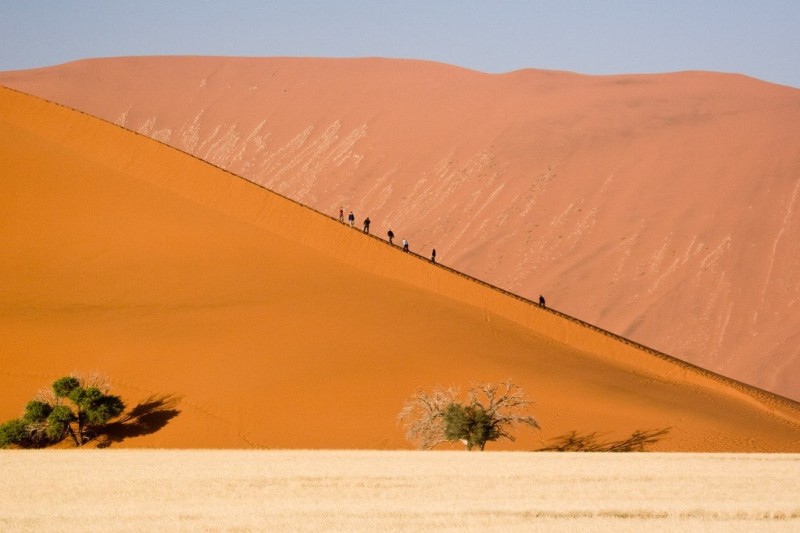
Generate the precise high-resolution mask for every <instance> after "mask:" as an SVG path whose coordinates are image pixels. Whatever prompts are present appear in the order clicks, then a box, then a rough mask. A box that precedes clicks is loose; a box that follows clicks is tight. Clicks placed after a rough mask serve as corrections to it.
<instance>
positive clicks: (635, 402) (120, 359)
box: [0, 89, 800, 452]
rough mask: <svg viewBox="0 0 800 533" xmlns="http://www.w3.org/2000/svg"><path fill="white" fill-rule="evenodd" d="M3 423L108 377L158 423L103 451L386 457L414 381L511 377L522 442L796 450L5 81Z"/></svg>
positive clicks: (689, 379) (792, 420)
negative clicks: (652, 438) (64, 381)
mask: <svg viewBox="0 0 800 533" xmlns="http://www.w3.org/2000/svg"><path fill="white" fill-rule="evenodd" d="M0 168H2V169H3V176H4V177H3V187H2V196H3V203H4V205H5V206H6V208H5V209H4V210H3V211H2V214H0V238H2V241H3V242H4V253H3V254H2V256H1V257H0V279H2V280H3V284H2V285H0V337H1V338H2V339H3V343H2V345H0V386H2V389H3V390H4V391H5V393H4V397H3V402H2V404H0V418H2V419H6V418H9V417H12V416H17V415H18V414H19V411H20V409H21V407H22V405H24V402H25V401H27V400H28V399H29V398H30V397H31V395H32V394H33V393H34V392H35V391H36V390H37V389H38V388H39V387H41V386H42V385H44V384H46V383H47V382H48V381H49V380H50V379H52V378H54V377H57V376H59V375H62V374H64V373H68V372H71V371H73V370H81V371H93V370H97V371H100V372H102V373H105V374H106V375H108V376H109V377H110V378H111V380H112V385H113V386H114V390H115V391H116V392H118V393H120V394H122V395H123V397H124V398H125V399H126V400H127V402H128V404H129V405H130V406H134V405H136V404H137V403H147V402H151V403H153V402H156V403H157V402H163V404H164V405H168V406H169V408H170V409H171V412H172V415H171V416H170V418H169V419H168V420H166V421H165V423H164V424H163V427H160V428H159V429H158V430H157V431H150V432H140V433H132V434H128V435H122V436H121V437H120V438H119V439H118V442H115V443H114V445H118V446H130V447H138V446H163V447H176V448H186V447H248V446H255V447H282V448H398V447H405V446H407V443H406V442H405V441H404V439H403V436H402V430H401V428H400V427H398V426H397V424H396V422H395V416H396V414H397V412H398V411H399V409H400V407H401V406H402V403H403V401H404V400H405V399H406V398H407V397H408V396H409V395H410V394H411V393H412V392H413V391H414V390H415V388H417V387H424V388H430V387H432V386H434V385H437V384H441V385H451V384H452V385H457V386H461V387H466V386H467V385H469V383H470V382H472V381H487V380H488V381H497V380H502V379H505V378H512V379H513V380H515V381H516V382H517V383H519V384H520V385H522V386H523V387H524V388H525V389H526V390H527V391H528V392H529V394H530V395H531V396H532V397H533V398H534V399H535V400H536V404H535V407H534V409H533V414H534V415H535V416H536V417H537V418H538V419H539V421H540V423H541V425H542V431H541V432H524V431H520V432H519V439H518V441H517V442H516V443H514V444H513V447H515V448H517V449H536V448H541V447H542V446H545V445H546V444H548V443H550V442H552V439H554V438H556V437H558V436H559V435H562V434H564V433H567V432H570V431H579V432H581V433H589V432H594V431H600V432H602V433H604V434H605V435H606V436H607V438H611V439H621V438H625V437H626V436H628V435H630V434H631V433H632V432H634V431H636V430H647V429H657V428H667V427H669V428H671V429H670V430H669V432H668V434H667V435H666V436H665V437H664V438H662V439H661V440H660V441H659V442H657V443H656V444H655V445H654V447H653V449H658V450H706V451H721V450H728V451H756V450H759V451H795V452H796V451H800V448H798V446H800V410H798V405H797V404H796V403H795V402H792V401H790V400H787V399H785V398H781V397H779V396H776V395H773V394H771V393H768V392H765V391H762V390H759V389H755V388H752V387H749V386H747V385H743V384H739V383H736V382H733V381H731V380H728V379H726V378H722V377H720V376H717V375H714V374H711V373H709V372H706V371H702V370H700V369H697V368H695V367H693V366H691V365H688V364H685V363H681V362H680V361H676V360H674V359H672V358H669V357H666V356H658V355H657V354H653V353H651V352H648V351H646V350H642V349H639V348H638V347H636V346H635V345H631V344H628V343H624V342H621V341H620V340H619V339H616V338H614V337H611V336H609V335H607V334H604V333H603V332H601V331H597V330H595V329H592V328H589V327H587V326H586V325H583V324H580V323H577V322H575V321H572V320H568V319H566V318H565V317H563V316H560V315H559V314H557V313H554V312H551V311H549V310H543V309H539V308H538V307H536V306H532V305H530V304H529V303H528V302H526V301H524V300H522V299H519V298H516V297H514V296H513V295H508V294H505V293H502V292H501V291H497V290H495V289H493V288H491V287H487V286H485V285H483V284H481V283H476V282H475V281H473V280H470V279H467V278H465V277H463V276H460V275H458V274H456V273H453V272H451V271H449V270H447V269H444V268H441V267H438V266H435V265H431V264H430V263H429V262H428V261H426V260H424V259H423V258H420V257H417V256H414V255H412V254H405V253H403V252H402V251H400V250H399V249H398V248H397V247H390V246H389V245H387V244H386V243H385V242H383V241H381V240H379V239H376V238H372V237H369V236H366V235H364V234H363V233H361V232H360V231H358V230H353V229H350V228H347V227H346V226H344V225H342V224H339V223H338V222H336V221H334V220H332V219H331V218H329V217H326V216H323V215H321V214H319V213H317V212H315V211H313V210H311V209H309V208H307V207H303V206H302V205H299V204H297V203H294V202H292V201H290V200H288V199H285V198H282V197H280V196H278V195H276V194H274V193H271V192H269V191H267V190H265V189H263V188H260V187H258V186H256V185H254V184H252V183H249V182H247V181H246V180H244V179H241V178H239V177H236V176H234V175H232V174H229V173H227V172H225V171H223V170H221V169H219V168H215V167H213V166H211V165H209V164H207V163H205V162H203V161H200V160H199V159H196V158H193V157H190V156H187V155H186V154H182V153H180V152H178V151H176V150H174V149H172V148H170V147H168V146H165V145H163V144H159V143H156V142H153V141H152V140H150V139H147V138H146V137H143V136H140V135H136V134H133V133H131V132H129V131H126V130H124V129H122V128H119V127H117V126H114V125H112V124H110V123H107V122H103V121H101V120H98V119H96V118H93V117H91V116H88V115H85V114H82V113H79V112H76V111H73V110H70V109H68V108H65V107H61V106H58V105H55V104H51V103H48V102H45V101H42V100H39V99H37V98H34V97H31V96H27V95H24V94H21V93H17V92H14V91H10V90H7V89H0Z"/></svg>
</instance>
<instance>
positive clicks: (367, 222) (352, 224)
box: [339, 207, 436, 263]
mask: <svg viewBox="0 0 800 533" xmlns="http://www.w3.org/2000/svg"><path fill="white" fill-rule="evenodd" d="M339 222H341V223H342V224H344V208H342V207H340V208H339ZM347 223H348V224H350V227H351V228H354V227H355V224H356V216H355V215H354V214H353V212H352V211H350V214H349V215H347ZM369 225H370V219H369V217H367V218H365V219H364V230H363V231H364V233H367V234H368V233H369ZM386 235H387V237H388V238H389V244H391V245H394V232H393V231H392V230H391V229H390V230H389V231H388V232H387V233H386ZM403 251H404V252H407V251H408V241H407V240H406V239H403ZM435 262H436V248H433V249H432V250H431V263H435Z"/></svg>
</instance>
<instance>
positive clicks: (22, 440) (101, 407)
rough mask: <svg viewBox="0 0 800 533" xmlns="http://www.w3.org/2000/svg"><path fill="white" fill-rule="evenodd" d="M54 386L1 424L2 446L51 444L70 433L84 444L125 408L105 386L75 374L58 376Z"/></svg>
mask: <svg viewBox="0 0 800 533" xmlns="http://www.w3.org/2000/svg"><path fill="white" fill-rule="evenodd" d="M95 381H97V380H95ZM51 389H52V394H51V395H47V396H43V397H41V398H37V399H34V400H31V401H30V402H28V403H27V405H26V406H25V412H24V414H23V415H22V418H20V419H15V420H10V421H8V422H6V423H5V424H3V425H1V426H0V447H7V446H9V445H16V446H20V447H23V448H35V447H42V446H48V445H50V444H54V443H56V442H60V441H61V440H63V439H64V438H65V437H66V436H67V435H69V436H70V437H71V438H72V441H73V442H74V443H75V445H76V446H83V444H85V443H86V442H87V441H88V440H90V439H91V438H92V436H94V434H96V432H97V431H98V430H99V428H101V427H102V426H104V425H105V424H107V423H108V422H109V421H110V420H112V419H113V418H116V417H117V416H119V415H121V414H122V412H123V411H124V410H125V404H124V403H123V401H122V399H121V398H120V397H119V396H114V395H112V394H108V391H107V388H106V387H104V386H102V385H101V384H99V383H84V382H82V381H81V380H80V379H79V378H77V377H75V376H66V377H63V378H59V379H57V380H55V381H54V382H53V384H52V386H51Z"/></svg>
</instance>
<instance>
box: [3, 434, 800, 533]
mask: <svg viewBox="0 0 800 533" xmlns="http://www.w3.org/2000/svg"><path fill="white" fill-rule="evenodd" d="M0 472H3V480H4V482H3V483H0V529H3V530H4V531H64V530H69V529H74V528H76V527H77V528H78V529H80V530H82V531H109V530H113V531H144V530H149V531H155V530H160V531H198V530H203V531H207V530H213V531H220V530H225V531H252V530H261V531H263V530H269V531H422V530H424V531H576V530H580V531H642V530H660V531H665V530H670V531H686V530H689V531H720V532H722V531H725V532H731V531H741V532H745V531H747V532H750V531H796V530H797V528H798V527H800V481H798V480H800V456H798V455H797V454H788V455H787V454H766V455H763V454H659V453H656V454H558V453H518V452H495V453H485V452H484V453H463V452H378V451H303V450H297V451H245V450H239V451H230V450H228V451H210V450H202V451H200V450H181V451H165V450H147V451H146V450H105V451H100V450H95V451H91V450H87V451H83V452H66V451H28V452H22V451H3V452H0Z"/></svg>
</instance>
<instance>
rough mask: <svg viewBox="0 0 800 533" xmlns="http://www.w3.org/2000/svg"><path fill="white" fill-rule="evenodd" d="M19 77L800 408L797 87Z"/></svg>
mask: <svg viewBox="0 0 800 533" xmlns="http://www.w3.org/2000/svg"><path fill="white" fill-rule="evenodd" d="M0 83H2V84H6V85H8V86H12V87H16V88H19V89H21V90H23V91H26V92H29V93H33V94H38V95H41V96H43V97H45V98H48V99H51V100H54V101H58V102H62V103H65V104H67V105H69V106H72V107H75V108H78V109H81V110H84V111H86V112H88V113H91V114H94V115H96V116H99V117H103V118H105V119H107V120H111V121H115V122H117V123H118V124H121V125H124V126H125V127H127V128H130V129H132V130H134V131H137V132H140V133H142V134H145V135H148V136H151V137H154V138H156V139H159V140H162V141H164V142H167V143H169V144H171V145H173V146H175V147H177V148H179V149H181V150H184V151H186V152H189V153H191V154H194V155H197V156H198V157H200V158H203V159H206V160H208V161H210V162H212V163H214V164H216V165H218V166H221V167H223V168H226V169H229V170H231V171H232V172H234V173H236V174H239V175H242V176H244V177H246V178H248V179H250V180H252V181H255V182H256V183H259V184H263V185H266V186H267V187H269V188H271V189H273V190H275V191H277V192H280V193H283V194H286V195H287V196H290V197H291V198H293V199H295V200H298V201H300V202H302V203H304V204H307V205H310V206H312V207H315V208H317V209H319V210H321V211H323V212H324V213H329V214H333V213H335V212H337V211H338V209H339V207H340V206H343V207H344V208H345V209H346V210H349V209H354V210H355V213H356V216H357V218H358V221H359V223H360V222H361V220H363V218H364V217H365V216H367V215H369V216H370V217H371V219H372V220H373V221H374V222H373V229H374V231H375V232H376V233H378V234H380V235H381V236H383V235H385V233H386V231H387V230H388V229H389V228H390V227H391V228H393V229H394V231H395V233H397V234H398V238H403V237H406V238H408V239H409V240H410V242H411V246H412V249H414V250H418V251H420V252H421V253H424V254H427V253H429V250H430V249H431V247H434V246H435V247H436V249H437V251H438V252H439V257H440V259H441V260H442V261H443V262H444V263H446V264H448V265H450V266H453V267H455V268H457V269H459V270H461V271H464V272H468V273H470V274H472V275H474V276H476V277H478V278H480V279H483V280H486V281H488V282H490V283H493V284H495V285H498V286H501V287H503V288H506V289H509V290H511V291H514V292H516V293H519V294H522V295H524V296H526V297H529V298H536V297H538V295H539V293H544V294H545V295H546V296H547V299H548V302H550V303H551V304H552V305H553V306H555V307H557V308H558V309H560V310H562V311H564V312H566V313H569V314H571V315H574V316H577V317H580V318H582V319H583V320H586V321H588V322H591V323H595V324H598V325H600V326H601V327H603V328H605V329H608V330H611V331H614V332H616V333H619V334H622V335H625V336H626V337H630V338H633V339H635V340H637V341H639V342H641V343H644V344H646V345H648V346H652V347H654V348H656V349H659V350H661V351H664V352H667V353H670V354H674V355H677V356H679V357H681V358H684V359H687V360H689V361H692V362H693V363H696V364H698V365H701V366H704V367H707V368H710V369H713V370H715V371H717V372H720V373H722V374H725V375H728V376H731V377H734V378H736V379H739V380H741V381H745V382H748V383H753V384H755V385H757V386H760V387H762V388H765V389H768V390H772V391H774V392H777V393H780V394H783V395H785V396H789V397H793V398H795V399H800V343H798V342H797V341H798V332H797V328H796V326H795V325H796V324H797V323H798V322H800V306H798V305H797V302H798V300H800V282H798V280H799V279H800V272H798V268H800V267H798V264H797V260H796V259H797V257H798V255H800V244H799V243H800V207H798V200H799V199H800V193H798V191H800V182H799V181H798V176H800V157H798V152H797V146H800V128H798V127H797V125H798V124H800V91H798V90H797V89H792V88H788V87H780V86H776V85H770V84H767V83H763V82H760V81H757V80H754V79H749V78H745V77H742V76H734V75H722V74H709V73H679V74H671V75H659V76H609V77H589V76H579V75H575V74H567V73H557V72H541V71H532V70H528V71H520V72H514V73H510V74H505V75H488V74H481V73H478V72H472V71H468V70H464V69H459V68H455V67H450V66H446V65H441V64H433V63H425V62H416V61H398V60H382V59H363V60H316V59H282V58H198V57H183V58H178V57H158V58H152V57H151V58H115V59H105V60H90V61H81V62H76V63H70V64H67V65H62V66H58V67H52V68H46V69H39V70H31V71H24V72H7V73H0Z"/></svg>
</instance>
